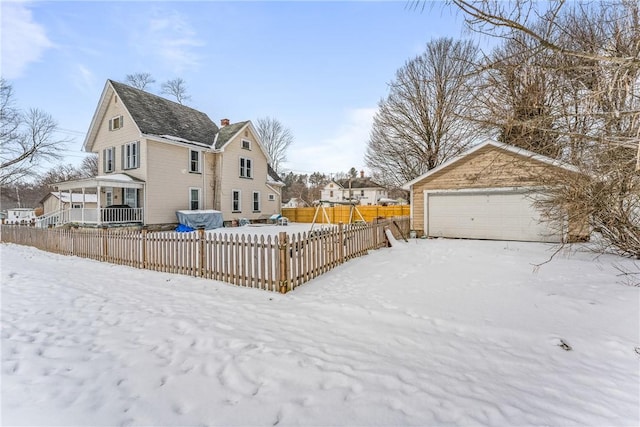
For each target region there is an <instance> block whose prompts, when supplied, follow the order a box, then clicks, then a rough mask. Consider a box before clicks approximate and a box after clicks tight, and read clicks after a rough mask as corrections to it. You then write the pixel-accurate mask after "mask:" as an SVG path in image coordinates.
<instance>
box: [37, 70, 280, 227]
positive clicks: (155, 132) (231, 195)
mask: <svg viewBox="0 0 640 427" xmlns="http://www.w3.org/2000/svg"><path fill="white" fill-rule="evenodd" d="M83 149H84V150H85V151H88V152H93V153H97V154H98V156H99V161H98V176H96V177H93V178H89V179H83V180H76V181H68V182H61V183H57V184H56V185H55V188H56V190H57V191H64V192H69V193H72V192H73V193H85V192H92V193H95V194H98V195H99V197H98V200H97V202H98V203H97V207H96V208H95V209H92V210H89V211H88V212H86V213H85V215H83V218H85V220H84V222H85V223H96V224H104V223H109V222H136V223H141V224H145V225H155V224H172V223H176V222H177V218H176V211H178V210H218V211H221V212H222V214H223V218H224V220H226V221H230V220H234V219H240V218H246V219H249V220H256V219H261V218H268V217H270V216H271V215H273V214H276V213H279V212H280V205H281V199H280V193H281V188H282V186H283V185H284V183H283V182H282V181H281V180H280V178H279V177H278V176H277V174H276V173H275V171H273V169H272V168H271V167H270V166H269V163H270V158H269V155H268V153H267V151H266V150H265V149H264V147H263V145H262V143H261V141H260V138H259V136H258V133H257V132H256V129H255V128H254V126H253V124H252V123H251V122H250V121H242V122H238V123H233V124H231V123H230V122H229V120H228V119H222V120H221V124H220V127H218V126H217V125H216V124H215V123H214V122H213V121H211V120H210V119H209V117H208V116H207V115H206V114H205V113H203V112H200V111H197V110H195V109H193V108H190V107H187V106H185V105H181V104H178V103H176V102H173V101H170V100H168V99H165V98H162V97H160V96H157V95H154V94H151V93H148V92H145V91H142V90H139V89H136V88H133V87H131V86H128V85H125V84H122V83H118V82H115V81H112V80H107V82H106V84H105V87H104V90H103V91H102V95H101V97H100V101H99V102H98V106H97V108H96V111H95V114H94V116H93V119H92V121H91V125H90V126H89V131H88V133H87V136H86V139H85V141H84V146H83ZM89 189H90V190H89ZM107 209H108V210H107ZM119 210H122V212H120V211H119ZM105 213H108V215H105ZM49 214H50V213H47V212H45V216H46V215H49Z"/></svg>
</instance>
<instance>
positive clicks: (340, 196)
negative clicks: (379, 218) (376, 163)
mask: <svg viewBox="0 0 640 427" xmlns="http://www.w3.org/2000/svg"><path fill="white" fill-rule="evenodd" d="M388 197H389V196H388V193H387V190H386V189H385V188H384V187H382V186H381V185H380V184H377V183H376V182H374V181H372V180H371V178H369V177H365V176H364V171H360V177H358V178H347V179H339V180H331V181H329V182H328V183H327V185H325V186H324V188H323V189H322V190H321V192H320V200H322V201H325V202H333V203H342V202H351V201H356V202H357V203H359V204H361V205H377V204H378V201H379V200H380V199H388Z"/></svg>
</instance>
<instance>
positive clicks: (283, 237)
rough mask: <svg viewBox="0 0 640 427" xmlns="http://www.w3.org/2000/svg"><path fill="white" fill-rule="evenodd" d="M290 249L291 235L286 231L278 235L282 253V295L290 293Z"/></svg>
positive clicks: (279, 248)
mask: <svg viewBox="0 0 640 427" xmlns="http://www.w3.org/2000/svg"><path fill="white" fill-rule="evenodd" d="M288 248H289V235H288V234H287V233H286V232H285V231H281V232H280V233H278V251H279V252H280V283H279V284H278V285H279V286H280V293H281V294H286V293H287V291H289V269H290V267H291V266H290V262H287V261H290V260H289V259H288V257H287V255H288Z"/></svg>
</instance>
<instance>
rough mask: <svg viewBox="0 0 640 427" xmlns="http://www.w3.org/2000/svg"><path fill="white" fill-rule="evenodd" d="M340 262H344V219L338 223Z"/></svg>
mask: <svg viewBox="0 0 640 427" xmlns="http://www.w3.org/2000/svg"><path fill="white" fill-rule="evenodd" d="M338 260H339V261H338V262H339V263H340V264H343V263H344V224H343V223H342V221H340V222H339V223H338Z"/></svg>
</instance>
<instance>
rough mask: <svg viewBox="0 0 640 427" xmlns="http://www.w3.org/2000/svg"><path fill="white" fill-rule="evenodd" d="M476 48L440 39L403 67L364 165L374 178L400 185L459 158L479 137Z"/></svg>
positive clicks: (376, 119) (375, 128)
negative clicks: (475, 106)
mask: <svg viewBox="0 0 640 427" xmlns="http://www.w3.org/2000/svg"><path fill="white" fill-rule="evenodd" d="M477 54H478V50H477V48H476V46H475V45H474V44H473V43H471V42H469V41H456V40H453V39H450V38H441V39H437V40H433V41H430V42H429V43H428V44H427V46H426V50H425V52H424V53H422V54H421V55H419V56H417V57H416V58H414V59H411V60H410V61H407V63H406V64H405V65H404V66H403V67H402V68H400V69H399V70H398V71H397V73H396V77H395V80H394V81H393V82H392V83H391V85H390V93H389V95H388V96H387V98H386V99H383V100H382V101H380V102H379V104H378V112H377V113H376V115H375V117H374V122H373V128H372V131H371V135H370V139H369V143H368V147H367V151H366V155H365V162H366V164H367V166H368V167H369V168H370V169H371V171H372V173H373V175H374V177H375V178H376V179H377V180H379V181H380V182H381V183H382V184H384V185H386V186H389V187H399V186H401V185H402V184H404V183H405V182H407V181H410V180H412V179H414V178H415V177H417V176H419V175H421V174H422V173H424V172H426V171H428V170H430V169H433V168H435V167H436V166H438V165H440V164H441V163H443V162H444V161H446V160H448V159H450V158H452V157H454V156H456V155H458V154H459V153H461V152H462V151H463V150H465V149H466V148H467V147H468V146H469V145H470V144H472V143H473V142H474V141H475V140H477V138H478V137H479V136H480V135H481V129H480V127H479V126H478V125H476V124H474V122H472V121H470V120H469V119H468V118H469V117H471V116H473V114H472V113H471V112H472V110H473V100H474V97H473V92H474V91H475V90H476V85H475V78H476V74H475V73H474V70H475V63H476V59H477Z"/></svg>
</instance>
